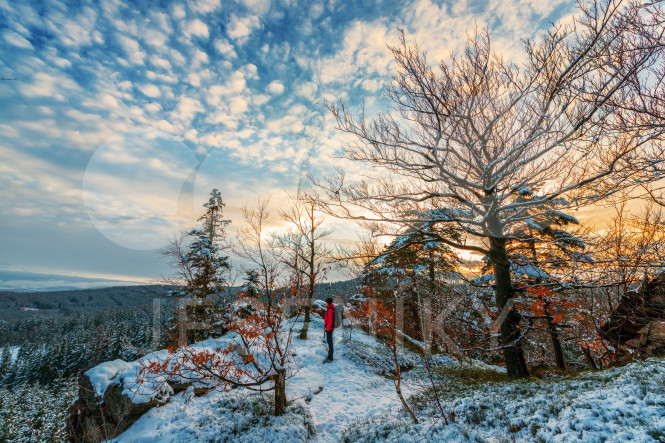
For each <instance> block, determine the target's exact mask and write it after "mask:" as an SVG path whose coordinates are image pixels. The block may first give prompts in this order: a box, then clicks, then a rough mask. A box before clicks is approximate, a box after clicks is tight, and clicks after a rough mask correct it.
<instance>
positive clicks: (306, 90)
mask: <svg viewBox="0 0 665 443" xmlns="http://www.w3.org/2000/svg"><path fill="white" fill-rule="evenodd" d="M317 90H318V86H317V85H316V83H314V82H305V83H302V84H300V85H298V86H297V87H296V88H295V93H296V94H297V95H299V96H301V97H305V98H306V99H309V100H314V98H315V97H316V91H317Z"/></svg>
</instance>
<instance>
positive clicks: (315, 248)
mask: <svg viewBox="0 0 665 443" xmlns="http://www.w3.org/2000/svg"><path fill="white" fill-rule="evenodd" d="M279 215H280V217H281V218H282V219H283V220H285V221H287V222H289V224H290V225H291V227H292V230H291V232H288V233H286V234H283V235H281V236H279V237H278V238H277V240H278V243H279V245H280V246H281V248H282V250H283V251H285V252H286V254H287V256H288V257H289V258H288V259H287V260H285V262H286V263H287V264H288V266H289V267H290V268H292V271H293V272H295V273H296V274H297V276H296V280H297V282H301V281H304V282H306V287H305V289H306V294H305V295H306V303H305V317H304V320H303V327H302V329H301V330H300V338H301V339H303V340H305V339H307V331H308V329H309V321H310V317H309V316H310V309H311V306H312V299H313V298H314V293H315V291H316V286H317V285H318V284H319V283H320V282H321V281H322V280H323V278H324V277H325V261H326V259H327V258H328V257H329V256H330V250H329V249H328V248H327V247H326V246H325V244H324V243H323V239H324V238H325V237H327V236H329V235H330V234H332V232H333V231H332V230H331V229H325V228H323V227H322V225H323V222H324V220H323V217H322V213H321V212H320V211H319V204H318V203H317V201H316V199H314V198H312V197H310V196H308V195H307V194H305V193H304V192H303V191H302V190H301V189H300V188H298V193H297V194H296V195H295V196H293V197H290V202H289V206H288V207H287V208H286V209H283V210H281V211H280V212H279Z"/></svg>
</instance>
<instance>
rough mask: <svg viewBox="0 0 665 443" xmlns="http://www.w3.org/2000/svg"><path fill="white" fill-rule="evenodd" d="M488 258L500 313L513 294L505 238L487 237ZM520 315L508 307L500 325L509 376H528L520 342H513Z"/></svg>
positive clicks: (517, 336)
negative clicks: (488, 244)
mask: <svg viewBox="0 0 665 443" xmlns="http://www.w3.org/2000/svg"><path fill="white" fill-rule="evenodd" d="M489 241H490V252H489V257H488V258H489V260H490V263H492V268H493V270H494V298H495V301H496V306H497V308H498V309H499V312H500V313H501V312H502V310H503V309H504V308H505V306H506V303H508V300H510V299H512V298H513V296H514V294H515V289H514V288H513V282H512V278H511V274H510V260H509V259H508V254H507V252H506V239H504V238H499V237H489ZM519 322H520V316H519V315H518V314H517V312H515V310H514V309H512V308H511V309H510V311H509V312H508V313H507V315H506V316H505V318H504V319H503V321H502V323H501V325H500V332H501V345H502V346H505V347H503V359H504V361H505V363H506V371H507V372H508V377H510V378H520V377H528V376H529V371H528V370H527V368H526V360H525V359H524V350H523V349H522V345H521V343H515V341H516V340H517V339H518V338H519V336H520V328H519Z"/></svg>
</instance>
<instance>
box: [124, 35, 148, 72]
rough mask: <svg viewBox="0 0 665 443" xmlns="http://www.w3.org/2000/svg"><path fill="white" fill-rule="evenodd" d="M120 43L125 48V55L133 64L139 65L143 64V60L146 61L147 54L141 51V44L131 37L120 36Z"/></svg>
mask: <svg viewBox="0 0 665 443" xmlns="http://www.w3.org/2000/svg"><path fill="white" fill-rule="evenodd" d="M118 41H119V42H120V44H121V45H122V47H123V48H124V50H125V53H126V54H127V56H128V57H129V60H130V61H131V62H133V63H135V64H137V65H141V64H143V60H144V59H145V52H143V51H142V50H141V46H140V45H139V42H137V41H136V40H134V39H133V38H131V37H127V36H126V35H119V36H118Z"/></svg>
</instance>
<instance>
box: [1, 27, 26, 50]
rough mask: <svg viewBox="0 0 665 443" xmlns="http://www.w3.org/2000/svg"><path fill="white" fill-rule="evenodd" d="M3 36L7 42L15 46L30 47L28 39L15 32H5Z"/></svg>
mask: <svg viewBox="0 0 665 443" xmlns="http://www.w3.org/2000/svg"><path fill="white" fill-rule="evenodd" d="M4 37H5V40H6V41H7V42H8V43H10V44H12V45H14V46H16V47H17V48H25V49H32V44H31V43H30V42H29V41H28V39H26V38H25V37H23V36H22V35H20V34H18V33H16V32H12V31H9V32H5V35H4Z"/></svg>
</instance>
